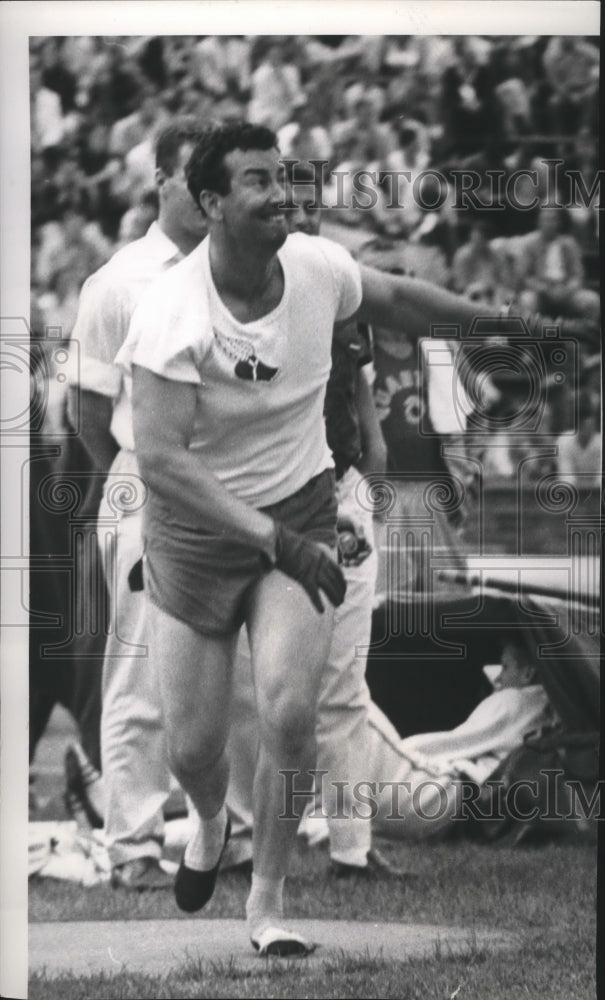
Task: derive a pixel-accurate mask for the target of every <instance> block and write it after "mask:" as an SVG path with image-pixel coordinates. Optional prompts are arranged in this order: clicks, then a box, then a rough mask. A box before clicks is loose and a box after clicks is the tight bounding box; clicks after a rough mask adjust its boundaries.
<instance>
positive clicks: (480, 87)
mask: <svg viewBox="0 0 605 1000" xmlns="http://www.w3.org/2000/svg"><path fill="white" fill-rule="evenodd" d="M454 48H455V53H456V61H455V63H454V64H453V65H451V66H449V67H448V69H446V70H445V72H444V74H443V77H442V81H441V85H442V115H443V125H444V129H445V146H446V149H447V150H448V151H449V152H450V153H452V152H453V153H456V154H458V155H460V156H462V157H467V156H469V155H470V154H471V153H476V152H478V151H479V150H481V149H482V148H483V147H484V146H485V144H486V141H487V140H488V137H489V136H490V134H491V133H492V132H493V130H495V129H497V127H498V126H497V122H496V115H495V107H494V92H493V88H494V81H493V76H492V73H491V70H490V67H489V65H488V64H487V53H486V50H485V46H484V45H482V44H481V42H480V39H477V38H472V37H468V36H465V35H463V36H460V37H457V38H456V39H455V41H454Z"/></svg>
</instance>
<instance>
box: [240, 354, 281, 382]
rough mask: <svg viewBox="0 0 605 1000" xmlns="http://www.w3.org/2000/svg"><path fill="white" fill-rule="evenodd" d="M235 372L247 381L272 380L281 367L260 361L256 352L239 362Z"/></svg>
mask: <svg viewBox="0 0 605 1000" xmlns="http://www.w3.org/2000/svg"><path fill="white" fill-rule="evenodd" d="M234 372H235V374H236V375H237V377H238V378H242V379H244V381H246V382H272V381H273V379H274V378H275V376H276V375H277V373H278V372H279V368H271V366H270V365H266V364H264V362H263V361H260V360H259V359H258V358H257V357H256V354H251V355H250V357H249V358H246V359H245V360H242V361H238V362H237V364H236V366H235V368H234Z"/></svg>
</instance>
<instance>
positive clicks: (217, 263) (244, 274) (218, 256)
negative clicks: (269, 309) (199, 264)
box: [210, 233, 278, 300]
mask: <svg viewBox="0 0 605 1000" xmlns="http://www.w3.org/2000/svg"><path fill="white" fill-rule="evenodd" d="M277 263H278V261H277V255H276V253H275V251H265V252H264V253H263V252H259V248H258V247H255V248H254V251H253V252H251V251H250V249H249V248H248V247H245V246H242V245H241V244H237V245H232V244H231V242H230V241H229V242H228V241H225V240H224V239H223V238H222V237H221V236H219V235H218V234H217V233H215V234H213V235H212V236H211V238H210V267H211V270H212V279H213V281H214V284H215V286H216V289H217V291H218V292H219V293H228V294H230V295H235V296H237V297H238V298H240V299H242V300H249V299H256V298H260V297H261V296H262V295H263V293H264V292H265V291H266V289H267V287H268V285H269V283H270V281H271V278H272V277H273V275H274V273H275V268H276V266H277Z"/></svg>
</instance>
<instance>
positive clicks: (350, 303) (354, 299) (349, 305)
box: [313, 236, 361, 322]
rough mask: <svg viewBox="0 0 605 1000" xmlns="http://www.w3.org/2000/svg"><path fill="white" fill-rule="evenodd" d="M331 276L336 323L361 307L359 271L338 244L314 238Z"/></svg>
mask: <svg viewBox="0 0 605 1000" xmlns="http://www.w3.org/2000/svg"><path fill="white" fill-rule="evenodd" d="M313 239H314V240H316V241H317V245H318V247H319V248H320V249H321V251H322V253H323V255H324V257H325V259H326V261H327V263H328V265H329V267H330V271H331V274H332V278H333V280H334V285H335V288H336V316H335V321H336V322H342V321H343V320H345V319H349V317H350V316H352V315H353V314H354V313H355V312H357V310H358V309H359V306H360V305H361V271H360V269H359V264H358V263H357V261H355V260H353V258H352V257H351V254H350V253H349V251H348V250H345V248H344V247H342V246H340V244H339V243H334V242H333V240H327V239H324V237H323V236H314V237H313Z"/></svg>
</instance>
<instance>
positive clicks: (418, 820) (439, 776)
mask: <svg viewBox="0 0 605 1000" xmlns="http://www.w3.org/2000/svg"><path fill="white" fill-rule="evenodd" d="M501 664H502V669H501V671H500V673H499V674H498V676H497V678H496V681H495V690H494V691H493V693H492V694H490V695H488V697H487V698H484V699H483V701H481V702H480V703H479V705H477V707H476V708H475V709H474V711H473V712H471V714H470V715H469V717H468V719H466V721H465V722H463V723H462V724H461V725H459V726H457V727H456V728H455V729H452V730H451V731H449V732H440V733H419V734H417V735H414V736H409V737H407V738H406V739H401V737H400V736H399V733H398V732H397V730H396V729H395V727H394V726H393V725H392V724H391V723H390V722H389V720H388V719H387V718H386V716H385V715H384V714H383V713H382V712H381V710H380V709H379V708H378V706H377V705H376V704H375V703H374V702H372V703H371V704H370V741H369V745H368V750H367V754H366V781H365V782H363V783H362V786H361V787H360V788H359V792H360V795H359V803H360V804H359V806H358V808H359V810H360V811H363V812H364V813H367V812H368V810H369V811H370V812H371V815H372V817H373V829H374V831H375V832H380V833H382V834H383V835H385V836H388V837H392V838H395V839H416V840H418V839H422V840H424V839H427V838H433V837H439V838H445V837H447V836H448V835H449V833H451V832H452V829H453V827H452V824H453V823H454V821H455V818H456V817H457V816H458V815H459V807H460V805H461V803H462V801H463V789H462V785H463V784H464V783H466V784H468V782H469V781H470V782H472V783H474V784H475V785H476V786H479V787H481V786H482V785H484V783H485V782H486V781H487V780H488V778H489V777H490V776H491V775H492V774H493V773H494V772H495V771H496V769H497V767H498V765H499V764H500V763H501V761H503V760H504V759H505V758H506V757H507V756H508V755H509V753H511V752H512V751H513V750H515V749H516V748H517V747H519V746H521V745H522V743H523V740H524V738H525V736H526V735H527V734H528V733H530V732H533V731H534V730H537V729H539V728H540V727H541V726H542V725H545V724H546V723H547V722H548V721H552V709H551V708H550V703H549V701H548V697H547V695H546V691H545V690H544V688H543V687H542V685H541V684H540V683H539V682H538V680H537V678H536V667H535V663H534V662H533V660H532V658H531V657H530V655H529V651H528V649H527V648H526V646H525V644H524V643H522V642H521V641H520V640H519V639H517V638H515V637H513V638H506V639H505V640H504V643H503V646H502V654H501ZM362 796H363V798H362ZM369 799H371V802H370V803H369V804H368V800H369ZM322 825H323V826H327V821H326V819H325V818H324V817H322V816H321V815H319V816H318V814H317V813H315V814H312V815H311V816H310V817H309V819H308V820H307V823H306V827H304V828H303V829H302V830H301V832H302V833H303V834H306V835H307V836H310V837H311V838H312V842H313V843H319V842H321V840H322V839H323V838H322V836H321V831H322Z"/></svg>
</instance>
